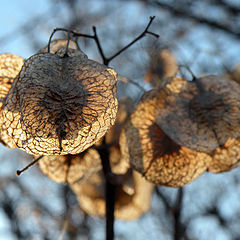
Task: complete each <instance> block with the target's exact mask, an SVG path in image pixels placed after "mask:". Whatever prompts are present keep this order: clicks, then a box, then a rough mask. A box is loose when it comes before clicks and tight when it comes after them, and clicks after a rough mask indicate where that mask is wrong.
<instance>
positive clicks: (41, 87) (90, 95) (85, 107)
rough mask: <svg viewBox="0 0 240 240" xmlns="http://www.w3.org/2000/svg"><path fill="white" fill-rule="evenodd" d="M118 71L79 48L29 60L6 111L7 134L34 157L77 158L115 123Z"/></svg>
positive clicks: (40, 55)
mask: <svg viewBox="0 0 240 240" xmlns="http://www.w3.org/2000/svg"><path fill="white" fill-rule="evenodd" d="M116 82H117V78H116V73H115V71H114V70H113V69H110V68H107V67H106V66H104V65H102V64H100V63H97V62H95V61H93V60H89V59H88V58H87V56H86V55H85V54H84V53H83V52H81V51H79V50H75V49H68V50H66V49H65V48H61V49H60V50H58V51H57V52H56V54H51V53H38V54H36V55H33V56H32V57H30V58H29V59H27V60H26V61H25V63H24V66H23V68H22V70H21V72H20V74H19V76H18V78H17V79H16V80H15V81H14V83H13V85H12V88H11V89H10V91H9V94H8V97H7V98H6V102H5V104H4V106H3V108H2V117H3V119H4V124H3V126H2V128H3V130H4V131H5V132H7V134H8V136H9V137H11V138H12V139H13V141H14V142H15V144H16V145H17V147H18V148H20V149H22V150H25V151H26V152H27V153H30V154H34V155H64V154H78V153H80V152H82V151H84V150H85V149H87V148H89V147H90V146H91V145H93V144H94V143H95V142H97V141H98V140H99V139H100V138H101V137H102V136H103V135H104V134H105V133H106V131H107V130H108V129H109V128H110V127H111V126H112V125H113V124H114V121H115V118H116V113H117V106H118V103H117V99H116Z"/></svg>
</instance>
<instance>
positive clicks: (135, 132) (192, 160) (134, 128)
mask: <svg viewBox="0 0 240 240" xmlns="http://www.w3.org/2000/svg"><path fill="white" fill-rule="evenodd" d="M175 81H176V82H179V81H181V79H175ZM169 84H170V83H169ZM169 84H168V87H170V89H171V87H173V86H171V84H170V85H169ZM180 85H181V84H180ZM173 89H175V90H176V91H178V89H179V88H173ZM168 90H169V89H167V88H166V89H162V88H160V89H157V90H152V91H149V92H147V93H145V94H144V96H143V97H142V99H141V101H140V102H139V104H138V105H137V107H136V109H135V111H134V112H133V114H132V115H131V117H130V119H129V121H128V122H127V124H126V125H125V127H124V129H123V130H122V133H121V136H120V148H121V153H122V157H123V158H124V159H126V160H127V161H129V162H130V165H131V166H132V168H133V169H135V170H136V171H138V172H140V173H141V174H142V175H143V176H144V177H145V178H146V179H147V180H149V181H151V182H153V183H154V184H159V185H165V186H170V187H181V186H183V185H185V184H188V183H190V182H191V181H193V180H194V179H195V178H197V177H198V176H200V175H201V174H202V173H203V172H204V171H205V170H206V169H207V166H208V163H209V162H210V161H211V157H210V156H209V155H207V154H205V153H202V152H197V151H195V150H192V149H189V148H186V147H185V146H181V145H178V144H177V143H176V142H175V141H173V140H172V139H171V138H170V137H169V136H168V135H167V134H166V133H165V132H164V131H163V130H162V129H161V127H160V126H159V125H158V123H157V121H156V116H158V114H159V113H160V112H161V111H163V109H164V107H165V105H164V101H165V98H166V97H167V96H168Z"/></svg>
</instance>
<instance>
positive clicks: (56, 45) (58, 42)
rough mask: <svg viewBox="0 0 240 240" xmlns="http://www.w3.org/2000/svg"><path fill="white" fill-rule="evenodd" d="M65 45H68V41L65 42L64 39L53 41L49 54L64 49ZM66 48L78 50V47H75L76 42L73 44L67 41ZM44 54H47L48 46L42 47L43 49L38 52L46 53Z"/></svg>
mask: <svg viewBox="0 0 240 240" xmlns="http://www.w3.org/2000/svg"><path fill="white" fill-rule="evenodd" d="M67 44H68V40H66V39H55V40H53V41H51V44H50V53H54V54H55V53H56V52H57V51H58V50H59V49H61V48H65V49H66V47H67ZM68 48H71V49H78V46H77V44H76V42H74V41H72V40H69V45H68ZM46 52H48V45H47V46H45V47H43V48H41V49H40V50H39V51H38V53H46Z"/></svg>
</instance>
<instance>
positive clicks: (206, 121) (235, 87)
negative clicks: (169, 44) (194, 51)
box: [120, 50, 240, 187]
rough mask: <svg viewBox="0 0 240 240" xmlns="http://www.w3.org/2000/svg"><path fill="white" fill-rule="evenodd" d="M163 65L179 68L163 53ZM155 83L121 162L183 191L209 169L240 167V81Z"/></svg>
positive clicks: (126, 137)
mask: <svg viewBox="0 0 240 240" xmlns="http://www.w3.org/2000/svg"><path fill="white" fill-rule="evenodd" d="M165 51H166V50H165ZM163 56H165V58H163ZM159 61H161V62H162V64H161V66H162V67H163V66H165V65H170V66H171V68H169V67H168V68H169V69H172V70H173V69H176V67H174V66H173V64H174V61H173V57H172V56H171V55H170V53H169V54H168V55H166V54H164V55H163V54H159ZM155 68H157V66H155V65H154V66H152V69H151V68H150V70H151V71H148V72H147V79H149V76H155V75H154V74H155V73H156V72H157V71H158V70H157V69H155ZM172 70H171V71H170V72H169V74H170V75H171V74H173V71H172ZM150 80H152V82H151V83H152V85H153V86H156V87H155V88H154V89H153V90H151V91H149V92H146V93H145V94H144V95H143V97H142V98H141V100H140V102H139V103H138V105H137V107H136V109H135V111H134V112H133V113H132V114H131V116H130V118H129V120H128V122H127V123H126V125H125V127H124V129H123V130H122V133H121V136H120V146H121V152H122V157H123V158H124V159H125V160H126V161H128V162H129V164H130V165H131V167H132V168H133V169H135V170H137V171H138V172H140V173H141V174H142V175H143V176H144V177H145V178H146V179H147V180H149V181H151V182H153V183H154V184H159V185H165V186H170V187H181V186H184V185H185V184H188V183H190V182H191V181H193V180H194V179H196V178H197V177H198V176H200V175H201V174H202V173H203V172H205V171H206V170H208V171H211V172H215V173H218V172H223V171H228V170H230V169H232V168H234V167H236V166H238V165H239V163H240V85H239V83H238V82H236V81H233V80H231V79H229V78H227V77H223V76H213V75H207V76H204V77H201V78H196V79H194V80H193V81H187V80H184V79H182V78H178V77H169V78H161V77H160V76H159V78H158V79H156V76H155V77H153V78H150ZM157 80H158V82H157Z"/></svg>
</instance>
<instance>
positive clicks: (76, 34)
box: [48, 16, 159, 66]
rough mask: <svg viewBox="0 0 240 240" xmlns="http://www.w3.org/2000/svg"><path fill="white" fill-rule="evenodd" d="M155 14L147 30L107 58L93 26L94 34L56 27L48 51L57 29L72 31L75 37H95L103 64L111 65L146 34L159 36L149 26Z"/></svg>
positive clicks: (150, 21) (152, 18)
mask: <svg viewBox="0 0 240 240" xmlns="http://www.w3.org/2000/svg"><path fill="white" fill-rule="evenodd" d="M154 18H155V16H151V17H150V20H149V23H148V25H147V26H146V28H145V30H144V31H143V32H142V33H141V34H139V35H138V37H136V38H135V39H134V40H133V41H131V42H130V43H129V44H127V45H126V46H125V47H123V48H122V49H120V50H119V51H117V52H116V53H115V54H113V55H112V56H111V57H109V58H107V57H106V56H105V54H104V51H103V48H102V46H101V43H100V41H99V38H98V35H97V30H96V27H95V26H93V33H94V34H93V35H89V34H83V33H79V32H76V31H74V30H69V29H66V28H55V29H54V30H53V32H52V34H51V35H50V38H49V41H48V52H50V44H51V41H52V38H53V35H54V34H55V33H56V32H57V31H64V32H68V33H71V34H72V36H73V37H85V38H91V39H94V41H95V42H96V44H97V47H98V51H99V53H100V55H101V58H102V60H103V64H105V65H106V66H108V65H109V63H110V62H111V61H112V60H113V59H114V58H115V57H117V56H118V55H120V54H121V53H122V52H124V51H125V50H126V49H128V48H129V47H131V46H132V45H133V44H134V43H136V42H137V41H138V40H140V39H141V38H143V37H144V36H145V35H146V34H150V35H152V36H154V37H159V35H158V34H156V33H153V32H151V31H149V30H148V29H149V27H150V26H151V24H152V22H153V20H154Z"/></svg>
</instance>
